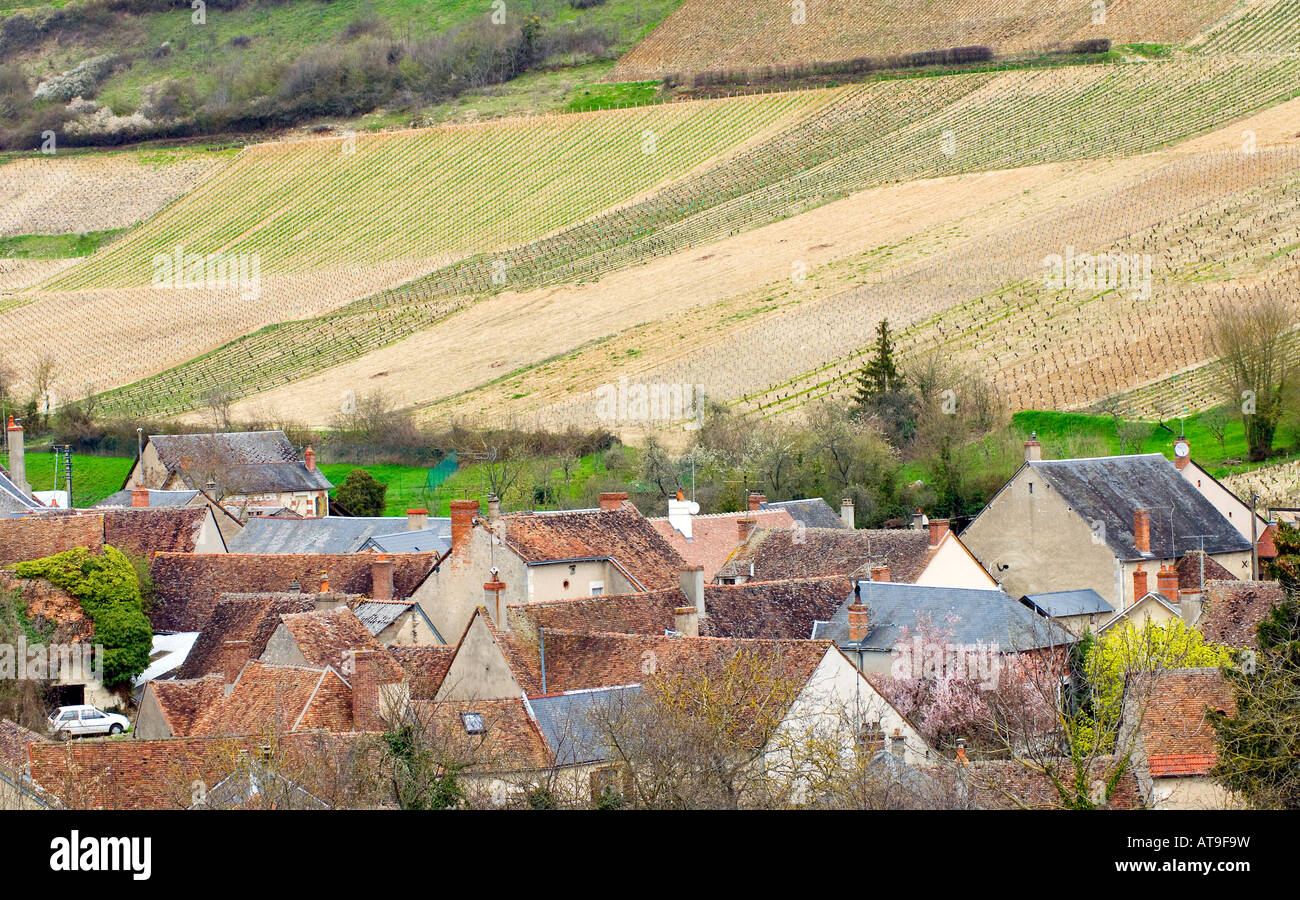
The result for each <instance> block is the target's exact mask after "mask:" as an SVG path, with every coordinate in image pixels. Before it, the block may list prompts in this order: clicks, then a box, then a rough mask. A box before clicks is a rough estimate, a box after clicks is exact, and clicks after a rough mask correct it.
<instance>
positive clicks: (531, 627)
mask: <svg viewBox="0 0 1300 900" xmlns="http://www.w3.org/2000/svg"><path fill="white" fill-rule="evenodd" d="M686 602H687V601H686V595H685V594H683V593H682V591H681V588H665V589H663V590H659V591H641V592H638V593H635V594H602V595H601V596H599V597H580V598H576V599H570V600H549V601H545V602H541V603H512V604H510V605H509V606H508V607H506V621H507V622H508V623H509V625H510V629H511V630H512V631H513V632H514V633H516V634H518V635H519V636H520V637H527V638H530V639H535V637H536V634H537V629H539V628H545V629H547V630H558V631H577V632H583V633H587V634H591V633H593V632H602V631H603V632H613V633H620V634H663V633H664V630H665V629H669V628H672V627H673V609H675V608H676V607H679V606H682V605H684V604H685V603H686Z"/></svg>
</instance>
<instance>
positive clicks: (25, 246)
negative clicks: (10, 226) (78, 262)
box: [0, 228, 126, 259]
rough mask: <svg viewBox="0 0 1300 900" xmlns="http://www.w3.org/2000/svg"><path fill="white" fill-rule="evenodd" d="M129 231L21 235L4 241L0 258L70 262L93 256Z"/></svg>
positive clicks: (1, 243) (2, 241)
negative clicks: (72, 259)
mask: <svg viewBox="0 0 1300 900" xmlns="http://www.w3.org/2000/svg"><path fill="white" fill-rule="evenodd" d="M124 231H126V229H125V228H116V229H112V230H109V231H87V232H83V233H81V234H18V235H14V236H12V237H3V238H0V257H5V256H8V257H14V258H17V259H66V258H68V257H73V256H89V255H90V254H92V253H94V252H95V251H96V250H98V249H99V248H100V247H102V246H103V245H104V244H105V243H106V242H108V241H110V240H112V239H113V238H115V237H117V236H118V235H119V234H121V233H122V232H124Z"/></svg>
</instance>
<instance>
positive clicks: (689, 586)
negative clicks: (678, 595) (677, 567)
mask: <svg viewBox="0 0 1300 900" xmlns="http://www.w3.org/2000/svg"><path fill="white" fill-rule="evenodd" d="M678 580H679V582H680V583H681V587H682V593H683V594H685V595H686V599H687V600H690V601H691V603H694V604H695V610H696V612H698V613H699V614H700V615H704V566H690V567H688V568H685V569H682V571H681V573H680V574H679V575H678Z"/></svg>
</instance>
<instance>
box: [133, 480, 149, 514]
mask: <svg viewBox="0 0 1300 900" xmlns="http://www.w3.org/2000/svg"><path fill="white" fill-rule="evenodd" d="M148 505H149V489H148V488H147V487H140V486H139V485H137V486H135V487H133V488H131V506H132V507H133V508H135V509H141V508H145V507H148Z"/></svg>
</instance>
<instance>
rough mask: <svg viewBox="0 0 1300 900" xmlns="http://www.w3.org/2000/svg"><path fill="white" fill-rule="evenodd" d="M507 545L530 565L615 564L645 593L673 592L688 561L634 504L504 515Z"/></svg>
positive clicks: (502, 518)
mask: <svg viewBox="0 0 1300 900" xmlns="http://www.w3.org/2000/svg"><path fill="white" fill-rule="evenodd" d="M501 520H502V522H504V524H505V541H506V544H507V545H508V546H509V547H510V548H511V549H512V550H514V552H515V553H516V554H517V555H518V556H519V557H520V558H521V559H523V560H524V561H525V562H530V563H543V562H549V561H552V560H568V559H612V560H614V561H615V562H616V563H618V564H619V565H620V566H621V567H622V568H623V570H624V571H625V572H627V573H628V574H629V575H630V576H631V577H632V578H634V579H635V580H636V581H637V582H638V583H639V585H640V586H641V587H642V588H643V589H645V590H656V589H659V588H671V587H674V586H675V585H676V584H677V583H678V577H679V573H680V572H681V570H682V569H684V568H686V561H685V560H684V559H682V557H681V556H680V555H679V554H678V553H677V551H676V550H674V549H673V548H672V547H671V546H670V545H669V543H668V542H667V541H666V540H664V538H663V537H662V536H661V535H660V534H659V532H658V531H656V530H655V528H654V526H653V525H651V524H650V523H649V522H648V521H647V520H646V518H645V517H644V516H642V515H641V513H639V512H638V511H637V509H636V507H635V506H633V505H632V504H630V503H624V504H623V505H622V506H621V507H620V508H619V509H616V510H604V509H602V510H580V511H576V512H558V513H513V514H510V515H506V516H502V517H501Z"/></svg>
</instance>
